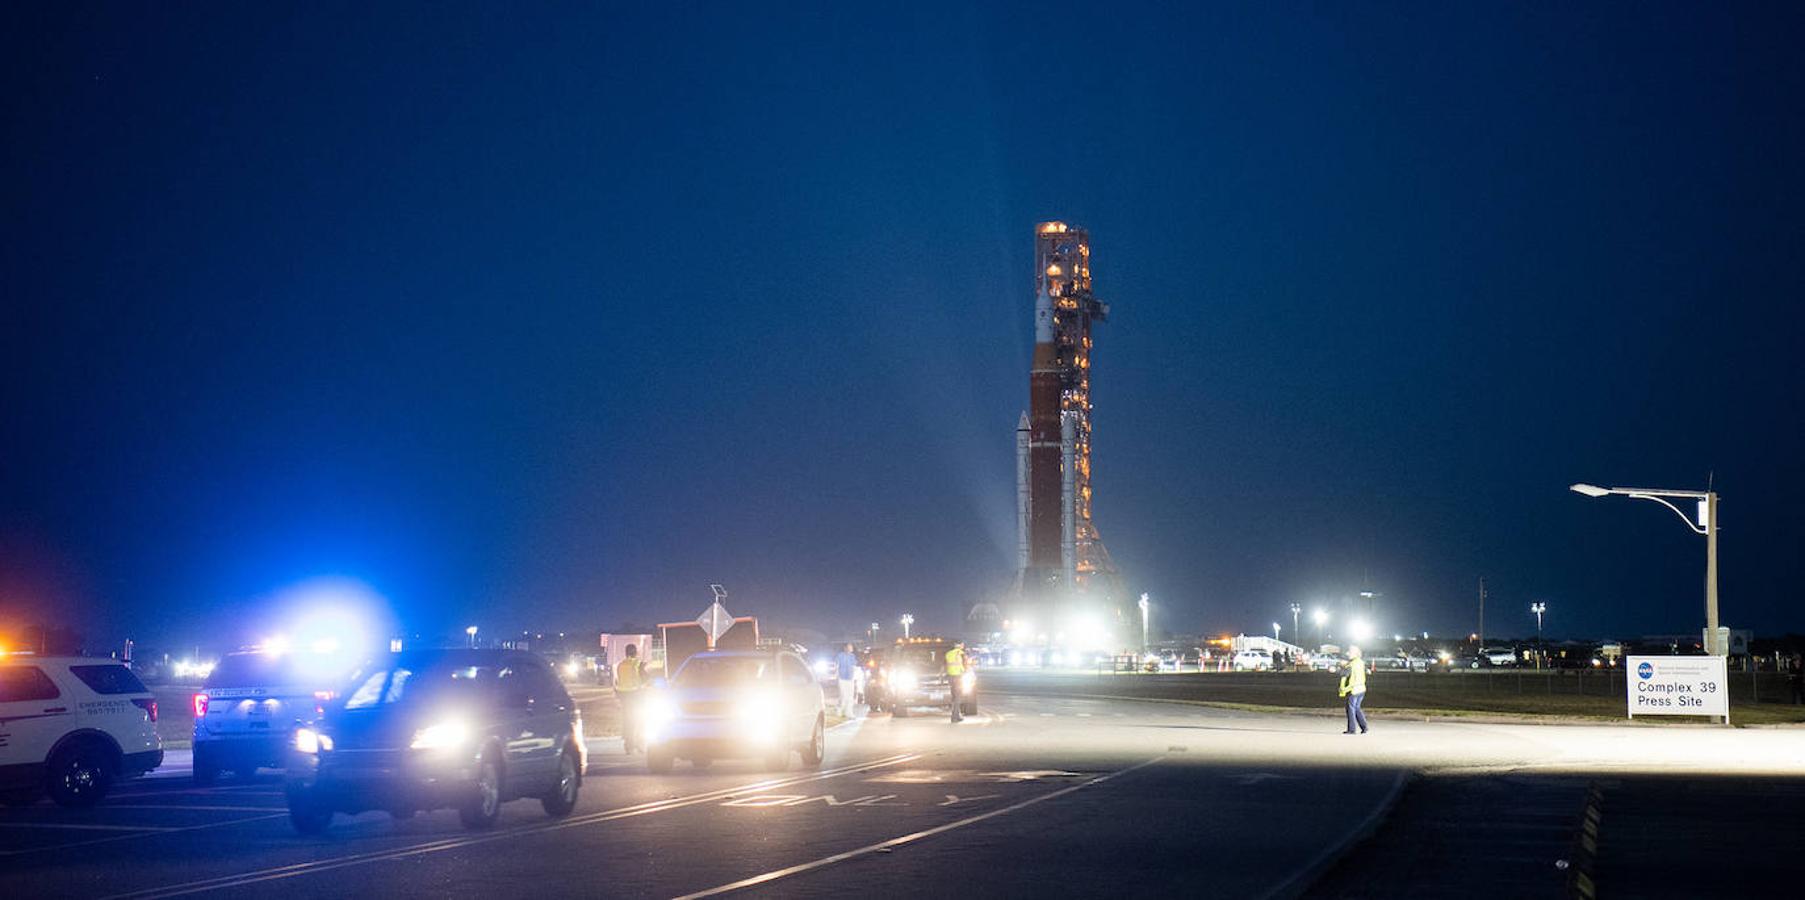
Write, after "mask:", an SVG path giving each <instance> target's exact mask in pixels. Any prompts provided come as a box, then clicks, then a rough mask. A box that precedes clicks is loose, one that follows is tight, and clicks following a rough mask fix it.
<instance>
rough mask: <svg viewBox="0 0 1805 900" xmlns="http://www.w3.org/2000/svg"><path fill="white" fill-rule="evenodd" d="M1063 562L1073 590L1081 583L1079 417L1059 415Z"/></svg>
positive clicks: (1066, 577) (1060, 545)
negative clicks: (1079, 581)
mask: <svg viewBox="0 0 1805 900" xmlns="http://www.w3.org/2000/svg"><path fill="white" fill-rule="evenodd" d="M1059 471H1060V478H1059V564H1060V567H1061V568H1062V569H1064V571H1065V584H1066V586H1067V589H1068V590H1069V589H1070V588H1071V586H1073V585H1076V584H1077V583H1078V418H1077V416H1074V415H1072V413H1070V412H1063V413H1060V415H1059Z"/></svg>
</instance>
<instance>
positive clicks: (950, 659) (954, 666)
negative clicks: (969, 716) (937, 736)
mask: <svg viewBox="0 0 1805 900" xmlns="http://www.w3.org/2000/svg"><path fill="white" fill-rule="evenodd" d="M964 680H965V642H964V641H954V642H953V648H952V649H951V650H948V651H946V684H947V688H948V691H949V696H951V697H952V699H953V724H955V725H957V724H958V723H959V722H961V721H964V719H965V717H964V716H962V715H960V714H959V707H961V706H963V705H964V704H965V691H964V689H963V687H962V686H961V685H960V682H961V681H964Z"/></svg>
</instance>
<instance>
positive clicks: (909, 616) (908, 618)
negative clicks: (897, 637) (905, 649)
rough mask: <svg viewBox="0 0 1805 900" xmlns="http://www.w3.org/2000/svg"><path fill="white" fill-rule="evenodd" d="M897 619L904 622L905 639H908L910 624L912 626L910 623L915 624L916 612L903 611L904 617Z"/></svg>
mask: <svg viewBox="0 0 1805 900" xmlns="http://www.w3.org/2000/svg"><path fill="white" fill-rule="evenodd" d="M896 621H898V622H901V623H902V627H903V639H904V640H908V637H909V626H910V625H913V624H915V616H914V614H913V613H903V614H902V618H900V619H897V620H896Z"/></svg>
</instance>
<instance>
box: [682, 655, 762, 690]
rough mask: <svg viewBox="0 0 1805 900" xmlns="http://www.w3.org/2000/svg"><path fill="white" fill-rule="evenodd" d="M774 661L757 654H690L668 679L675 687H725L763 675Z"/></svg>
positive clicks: (743, 682) (754, 679)
mask: <svg viewBox="0 0 1805 900" xmlns="http://www.w3.org/2000/svg"><path fill="white" fill-rule="evenodd" d="M775 663H776V660H773V659H767V658H764V657H759V656H692V657H690V658H689V659H687V660H685V661H684V663H683V667H682V668H680V669H678V670H677V675H676V677H675V678H673V679H671V682H672V683H673V684H675V685H677V686H678V687H729V686H732V685H736V684H745V683H747V682H749V681H757V680H759V679H761V678H764V677H765V673H767V672H769V671H770V670H771V669H772V668H773V667H774V665H775Z"/></svg>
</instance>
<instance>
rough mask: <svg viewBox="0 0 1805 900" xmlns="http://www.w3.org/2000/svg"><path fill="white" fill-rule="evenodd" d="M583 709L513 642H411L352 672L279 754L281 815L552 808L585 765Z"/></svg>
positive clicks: (308, 825) (301, 822)
mask: <svg viewBox="0 0 1805 900" xmlns="http://www.w3.org/2000/svg"><path fill="white" fill-rule="evenodd" d="M588 758H589V757H588V750H587V748H586V747H585V746H584V744H583V720H582V716H581V715H580V714H579V713H578V711H577V708H576V704H575V703H572V702H571V699H570V694H569V693H568V692H566V691H565V689H564V685H563V684H562V683H561V682H559V680H558V677H557V675H556V674H554V673H553V672H552V670H551V667H549V666H547V665H546V664H545V661H544V660H542V659H540V658H539V657H537V656H535V655H533V654H531V653H526V652H522V651H516V650H463V649H459V650H416V651H408V652H405V653H396V654H389V655H386V656H384V657H381V658H379V659H378V660H377V661H376V662H373V663H371V664H369V665H368V666H366V667H364V668H363V669H362V670H361V671H359V672H358V673H356V674H355V675H354V676H353V677H352V679H351V680H350V682H349V684H348V685H347V689H346V691H345V694H344V696H343V697H341V698H339V699H337V700H335V701H333V702H332V703H331V704H330V705H329V706H328V707H327V709H326V711H325V713H324V715H323V716H321V717H320V719H319V720H318V721H317V722H314V723H312V724H309V725H307V726H304V727H302V728H298V729H296V730H295V732H294V744H293V747H292V750H291V753H290V755H289V760H288V776H287V784H286V794H287V797H288V817H289V821H290V823H292V824H293V825H294V828H295V830H296V831H299V832H301V833H302V834H315V833H318V832H321V831H324V830H325V829H326V826H327V825H328V824H329V823H330V822H331V820H332V815H333V814H334V813H339V812H345V813H356V812H362V811H364V810H370V809H385V810H388V811H389V813H390V814H391V815H393V816H395V817H396V818H407V817H409V816H412V815H413V814H414V813H415V812H416V811H418V810H423V809H439V808H444V807H454V808H456V809H457V811H458V818H459V819H461V820H462V821H463V823H464V827H466V828H470V829H481V828H488V827H489V826H491V825H493V824H495V820H496V818H497V817H498V816H500V815H501V804H502V803H504V802H507V801H509V800H515V799H521V798H537V799H538V800H539V802H540V804H541V805H542V806H544V808H545V812H546V815H549V816H551V817H553V818H559V817H562V816H565V815H568V814H569V813H570V811H571V810H572V809H574V808H575V807H576V805H577V794H578V791H580V790H581V789H582V786H583V771H584V769H585V767H586V766H587V764H588Z"/></svg>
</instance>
